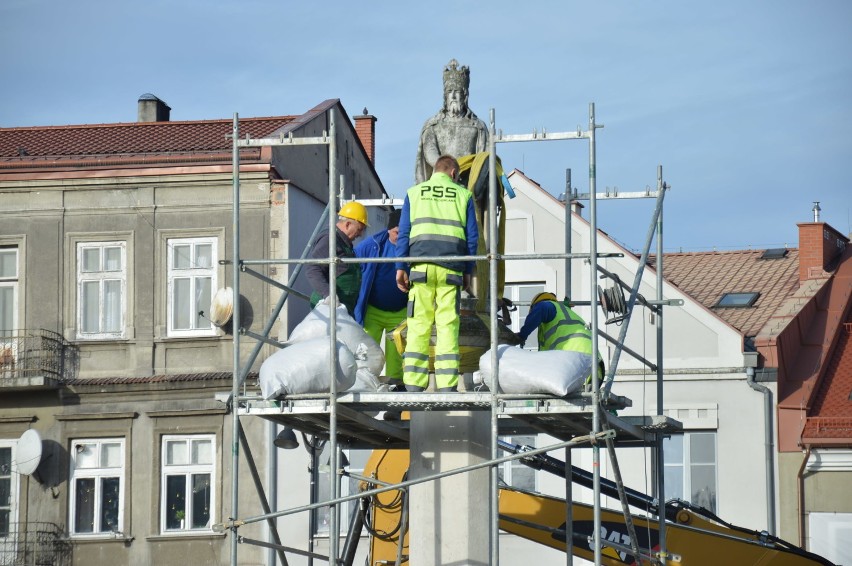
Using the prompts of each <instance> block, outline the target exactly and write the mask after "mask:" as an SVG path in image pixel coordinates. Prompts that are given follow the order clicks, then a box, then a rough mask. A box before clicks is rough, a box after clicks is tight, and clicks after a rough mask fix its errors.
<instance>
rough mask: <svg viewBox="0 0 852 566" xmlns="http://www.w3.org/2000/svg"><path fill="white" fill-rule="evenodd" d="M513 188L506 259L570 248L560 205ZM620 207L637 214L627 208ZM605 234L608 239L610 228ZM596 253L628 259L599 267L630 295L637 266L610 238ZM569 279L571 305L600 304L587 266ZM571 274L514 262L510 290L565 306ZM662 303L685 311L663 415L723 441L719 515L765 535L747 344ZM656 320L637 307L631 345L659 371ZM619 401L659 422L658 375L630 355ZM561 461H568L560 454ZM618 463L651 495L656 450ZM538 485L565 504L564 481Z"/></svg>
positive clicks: (761, 458)
mask: <svg viewBox="0 0 852 566" xmlns="http://www.w3.org/2000/svg"><path fill="white" fill-rule="evenodd" d="M509 179H510V182H511V184H512V186H513V188H514V190H515V193H516V195H517V196H516V198H514V199H507V200H506V209H507V235H506V248H507V250H506V251H507V253H509V254H512V253H516V254H517V253H542V254H548V253H562V252H563V251H564V242H565V236H564V232H565V229H564V214H565V212H564V208H563V206H562V204H561V203H560V202H559V201H557V200H556V199H555V198H554V197H552V196H551V195H549V194H547V193H546V192H545V191H543V190H542V189H540V188H539V187H538V186H536V185H534V184H532V183H531V182H529V180H528V179H526V178H525V177H523V176H522V175H518V174H517V173H512V174H511V175H510V176H509ZM619 204H620V205H621V206H631V202H630V201H622V202H620V203H619ZM650 221H651V218H650V214H649V218H648V222H649V223H650ZM598 228H599V229H601V230H604V231H605V230H606V226H598ZM572 229H573V230H572V232H573V236H572V242H573V252H574V253H581V252H586V253H587V252H588V250H589V224H588V223H587V222H586V221H584V220H580V219H578V218H577V217H576V216H574V217H573V221H572ZM643 236H644V234H643ZM655 250H656V243H655V242H654V243H653V244H652V248H651V252H652V253H655ZM598 253H601V254H605V253H621V254H624V257H621V258H605V259H601V260H600V264H601V265H602V266H603V267H604V268H606V269H607V270H609V271H610V272H613V273H616V274H617V275H618V276H619V277H620V278H621V279H622V281H624V282H625V283H626V284H627V285H632V283H633V279H634V274H635V272H636V269H637V268H638V258H637V257H636V256H634V255H633V254H632V253H630V252H629V251H627V250H625V249H623V248H621V247H620V246H618V245H617V244H616V243H615V242H613V241H612V240H610V239H609V238H607V237H601V238H599V239H598ZM572 269H573V275H572V292H571V297H572V298H574V299H575V300H578V301H589V300H596V299H597V291H596V290H595V292H594V293H592V292H590V282H589V271H588V265H587V264H586V263H585V260H583V259H575V260H573V261H572ZM564 271H565V270H564V261H563V260H532V261H514V262H513V261H508V262H507V265H506V283H507V285H508V284H512V283H524V282H542V281H543V282H545V285H546V288H547V289H548V290H551V291H553V292H555V293H556V294H557V296H562V295H563V294H564V285H565V279H564V277H565V273H564ZM596 285H601V286H603V287H605V288H606V287H611V286H613V284H612V282H610V281H609V280H606V279H604V280H601V279H596ZM640 293H641V294H642V295H643V296H644V297H645V298H647V299H656V274H655V273H654V272H653V271H651V270H650V269H646V270H645V274H644V277H643V282H642V284H641V288H640ZM625 296H626V297H627V295H626V294H625ZM663 296H664V298H665V299H682V300H683V301H684V304H683V306H682V307H665V309H664V319H663V320H664V327H663V328H664V333H663V346H664V349H663V364H662V365H663V368H664V371H665V391H664V394H665V403H664V406H665V408H666V411H667V413H669V414H671V416H672V417H673V418H675V419H677V420H681V421H682V422H684V430H687V431H689V430H715V431H716V433H717V511H718V514H719V515H720V516H721V517H722V518H723V519H726V520H728V521H731V522H733V523H735V524H739V525H742V526H744V527H748V528H753V529H765V528H767V525H766V497H765V491H766V490H765V485H766V484H765V466H766V459H765V452H764V422H765V421H764V411H763V407H764V400H763V396H762V395H761V394H759V393H757V392H755V391H753V390H752V389H750V388H749V386H748V384H747V383H746V374H745V368H744V367H743V345H742V336H741V334H740V333H739V332H738V331H737V330H736V329H734V328H732V327H731V326H729V325H728V324H727V323H725V322H724V321H722V320H721V319H720V318H718V317H716V316H715V315H714V314H713V313H712V312H710V311H709V310H708V309H706V308H705V307H704V306H703V305H700V304H698V303H697V302H695V301H694V300H692V299H691V298H690V297H688V296H687V295H685V294H683V293H682V292H680V291H679V290H678V289H677V288H675V287H673V286H672V285H670V284H668V283H665V282H664V289H663ZM576 310H577V311H578V313H579V314H581V315H582V316H584V317H585V318H586V320H587V321H588V320H589V316H590V315H589V308H588V307H577V309H576ZM649 316H650V311H649V310H648V309H646V308H644V307H641V305H637V307H636V309H634V314H633V318H632V320H631V321H630V325H629V327H628V332H627V338H626V341H625V343H626V345H627V346H628V347H630V348H631V349H633V350H635V351H637V352H639V353H640V354H642V355H644V356H645V357H646V358H647V359H648V360H650V361H651V362H655V360H656V326H655V324H653V323H651V322H650V320H649ZM604 321H605V316H604V313H603V312H602V311H600V310H599V314H598V322H599V328H600V329H601V330H603V331H604V332H606V333H607V334H609V335H610V336H612V337H614V338H617V337H618V336H619V332H620V331H621V327H620V326H617V325H615V324H610V325H607V324H605V323H604ZM599 347H600V350H601V353H602V355H604V357H605V359H609V358H610V356H611V355H612V352H613V349H614V347H613V346H612V345H611V344H609V343H608V342H607V341H605V340H604V339H603V338H599ZM607 369H609V368H607ZM612 391H613V393H614V394H617V395H622V396H626V397H628V398H630V399H631V400H632V402H633V406H632V407H630V408H627V409H626V410H624V411H621V412H620V413H619V414H621V415H643V414H644V415H653V414H656V374H655V372H652V371H651V370H650V369H648V368H647V367H646V366H644V364H642V363H640V362H639V361H638V360H636V359H634V358H633V357H632V356H630V355H628V354H627V353H625V352H622V354H621V357H620V359H619V364H618V374H617V375H616V378H615V383H614V385H613V388H612ZM551 440H552V439H551ZM539 442H540V443H541V444H540V445H544V443H546V442H548V440H546V439H545V438H541V439H540V441H539ZM604 452H605V451H604ZM575 454H576V456H575V457H574V464H575V465H579V466H581V467H585V468H586V469H591V463H592V462H591V452H590V451H589V450H577V451H575ZM554 456H555V457H560V458H561V457H562V454H561V453H560V454H554ZM618 457H619V463H620V466H621V471H622V474H623V475H624V480H625V482H626V484H627V485H628V486H629V487H632V488H634V489H637V490H639V491H642V492H648V491H649V489H653V487H652V486H653V479H652V474H651V468H650V462H651V457H650V450H649V449H647V450H646V449H640V448H629V449H628V448H625V449H620V450H619V452H618ZM603 469H604V470H605V472H606V473H607V475H610V474H609V466H608V465H606V464H605V465H604V467H603ZM539 476H540V478H539V481H540V486H541V489H542V491H544V492H547V493H552V494H554V495H556V496H559V495H560V494H564V481H563V480H562V479H561V478H556V477H548V474H542V473H540V474H539ZM649 486H651V487H649ZM578 490H581V488H578ZM581 491H582V490H581ZM589 498H590V494H588V495H581V497H580V499H581V500H587V501H588V500H590V499H589Z"/></svg>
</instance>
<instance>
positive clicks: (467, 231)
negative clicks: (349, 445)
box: [396, 155, 479, 391]
mask: <svg viewBox="0 0 852 566" xmlns="http://www.w3.org/2000/svg"><path fill="white" fill-rule="evenodd" d="M458 176H459V164H458V162H457V161H456V160H455V158H454V157H452V156H449V155H442V156H441V157H439V158H438V160H437V161H436V162H435V168H434V172H433V173H432V176H431V177H430V178H429V179H428V180H426V181H424V182H422V183H420V184H417V185H414V186H413V187H411V188H410V189H408V192H407V193H406V195H405V201H404V203H403V205H402V216H401V217H400V222H399V239H398V240H397V248H398V252H399V256H400V257H407V256H408V257H412V258H417V257H447V258H448V259H446V260H443V259H441V260H437V261H433V260H430V261H428V262H426V261H423V262H419V261H416V260H415V261H413V262H412V263H411V266H410V268H409V267H408V266H407V265H406V264H405V263H397V271H396V281H397V285H398V286H399V289H400V291H403V292H408V293H409V294H408V322H407V330H406V332H407V334H406V344H405V353H404V355H403V364H404V367H403V381H404V382H405V387H406V389H407V390H409V391H423V390H424V389H426V387H427V386H428V385H429V342H430V337H431V335H432V325H433V324H434V325H435V327H436V339H435V366H434V367H435V385H436V387H437V388H438V391H455V389H456V387H457V385H458V380H459V361H460V355H459V301H460V299H461V291H462V289H463V288H464V289H468V288H469V287H470V279H471V275H472V272H473V266H474V262H472V261H459V260H457V259H450V256H464V255H476V246H477V242H478V241H479V229H478V228H477V225H476V213H475V211H474V204H473V197H472V195H471V193H470V191H469V190H467V189H466V188H465V187H463V186H461V185H459V184H458ZM409 269H410V273H409Z"/></svg>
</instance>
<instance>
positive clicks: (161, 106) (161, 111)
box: [136, 93, 171, 122]
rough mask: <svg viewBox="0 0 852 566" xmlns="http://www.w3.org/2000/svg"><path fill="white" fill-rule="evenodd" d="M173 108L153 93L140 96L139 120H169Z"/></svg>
mask: <svg viewBox="0 0 852 566" xmlns="http://www.w3.org/2000/svg"><path fill="white" fill-rule="evenodd" d="M170 111H171V108H170V107H169V105H168V104H166V103H165V102H163V101H162V100H160V99H159V98H157V97H156V96H154V95H153V94H151V93H145V94H143V95H142V96H140V97H139V104H138V118H137V120H136V121H137V122H168V121H169V112H170Z"/></svg>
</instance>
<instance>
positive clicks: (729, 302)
mask: <svg viewBox="0 0 852 566" xmlns="http://www.w3.org/2000/svg"><path fill="white" fill-rule="evenodd" d="M759 296H760V293H757V292H750V293H725V294H724V295H722V298H721V299H719V302H718V303H716V304H715V305H713V306H715V307H720V308H745V307H750V306H752V305H753V304H754V303H755V301H757V298H758V297H759Z"/></svg>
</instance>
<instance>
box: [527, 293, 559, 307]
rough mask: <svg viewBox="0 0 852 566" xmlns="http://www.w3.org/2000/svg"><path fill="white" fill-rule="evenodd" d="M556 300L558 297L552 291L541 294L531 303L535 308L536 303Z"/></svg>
mask: <svg viewBox="0 0 852 566" xmlns="http://www.w3.org/2000/svg"><path fill="white" fill-rule="evenodd" d="M555 300H556V295H554V294H553V293H551V292H550V291H544V292H543V293H539V294H538V295H536V296H535V297H533V300H532V302H531V303H530V306H533V305H535V304H536V303H540V302H542V301H555Z"/></svg>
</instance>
